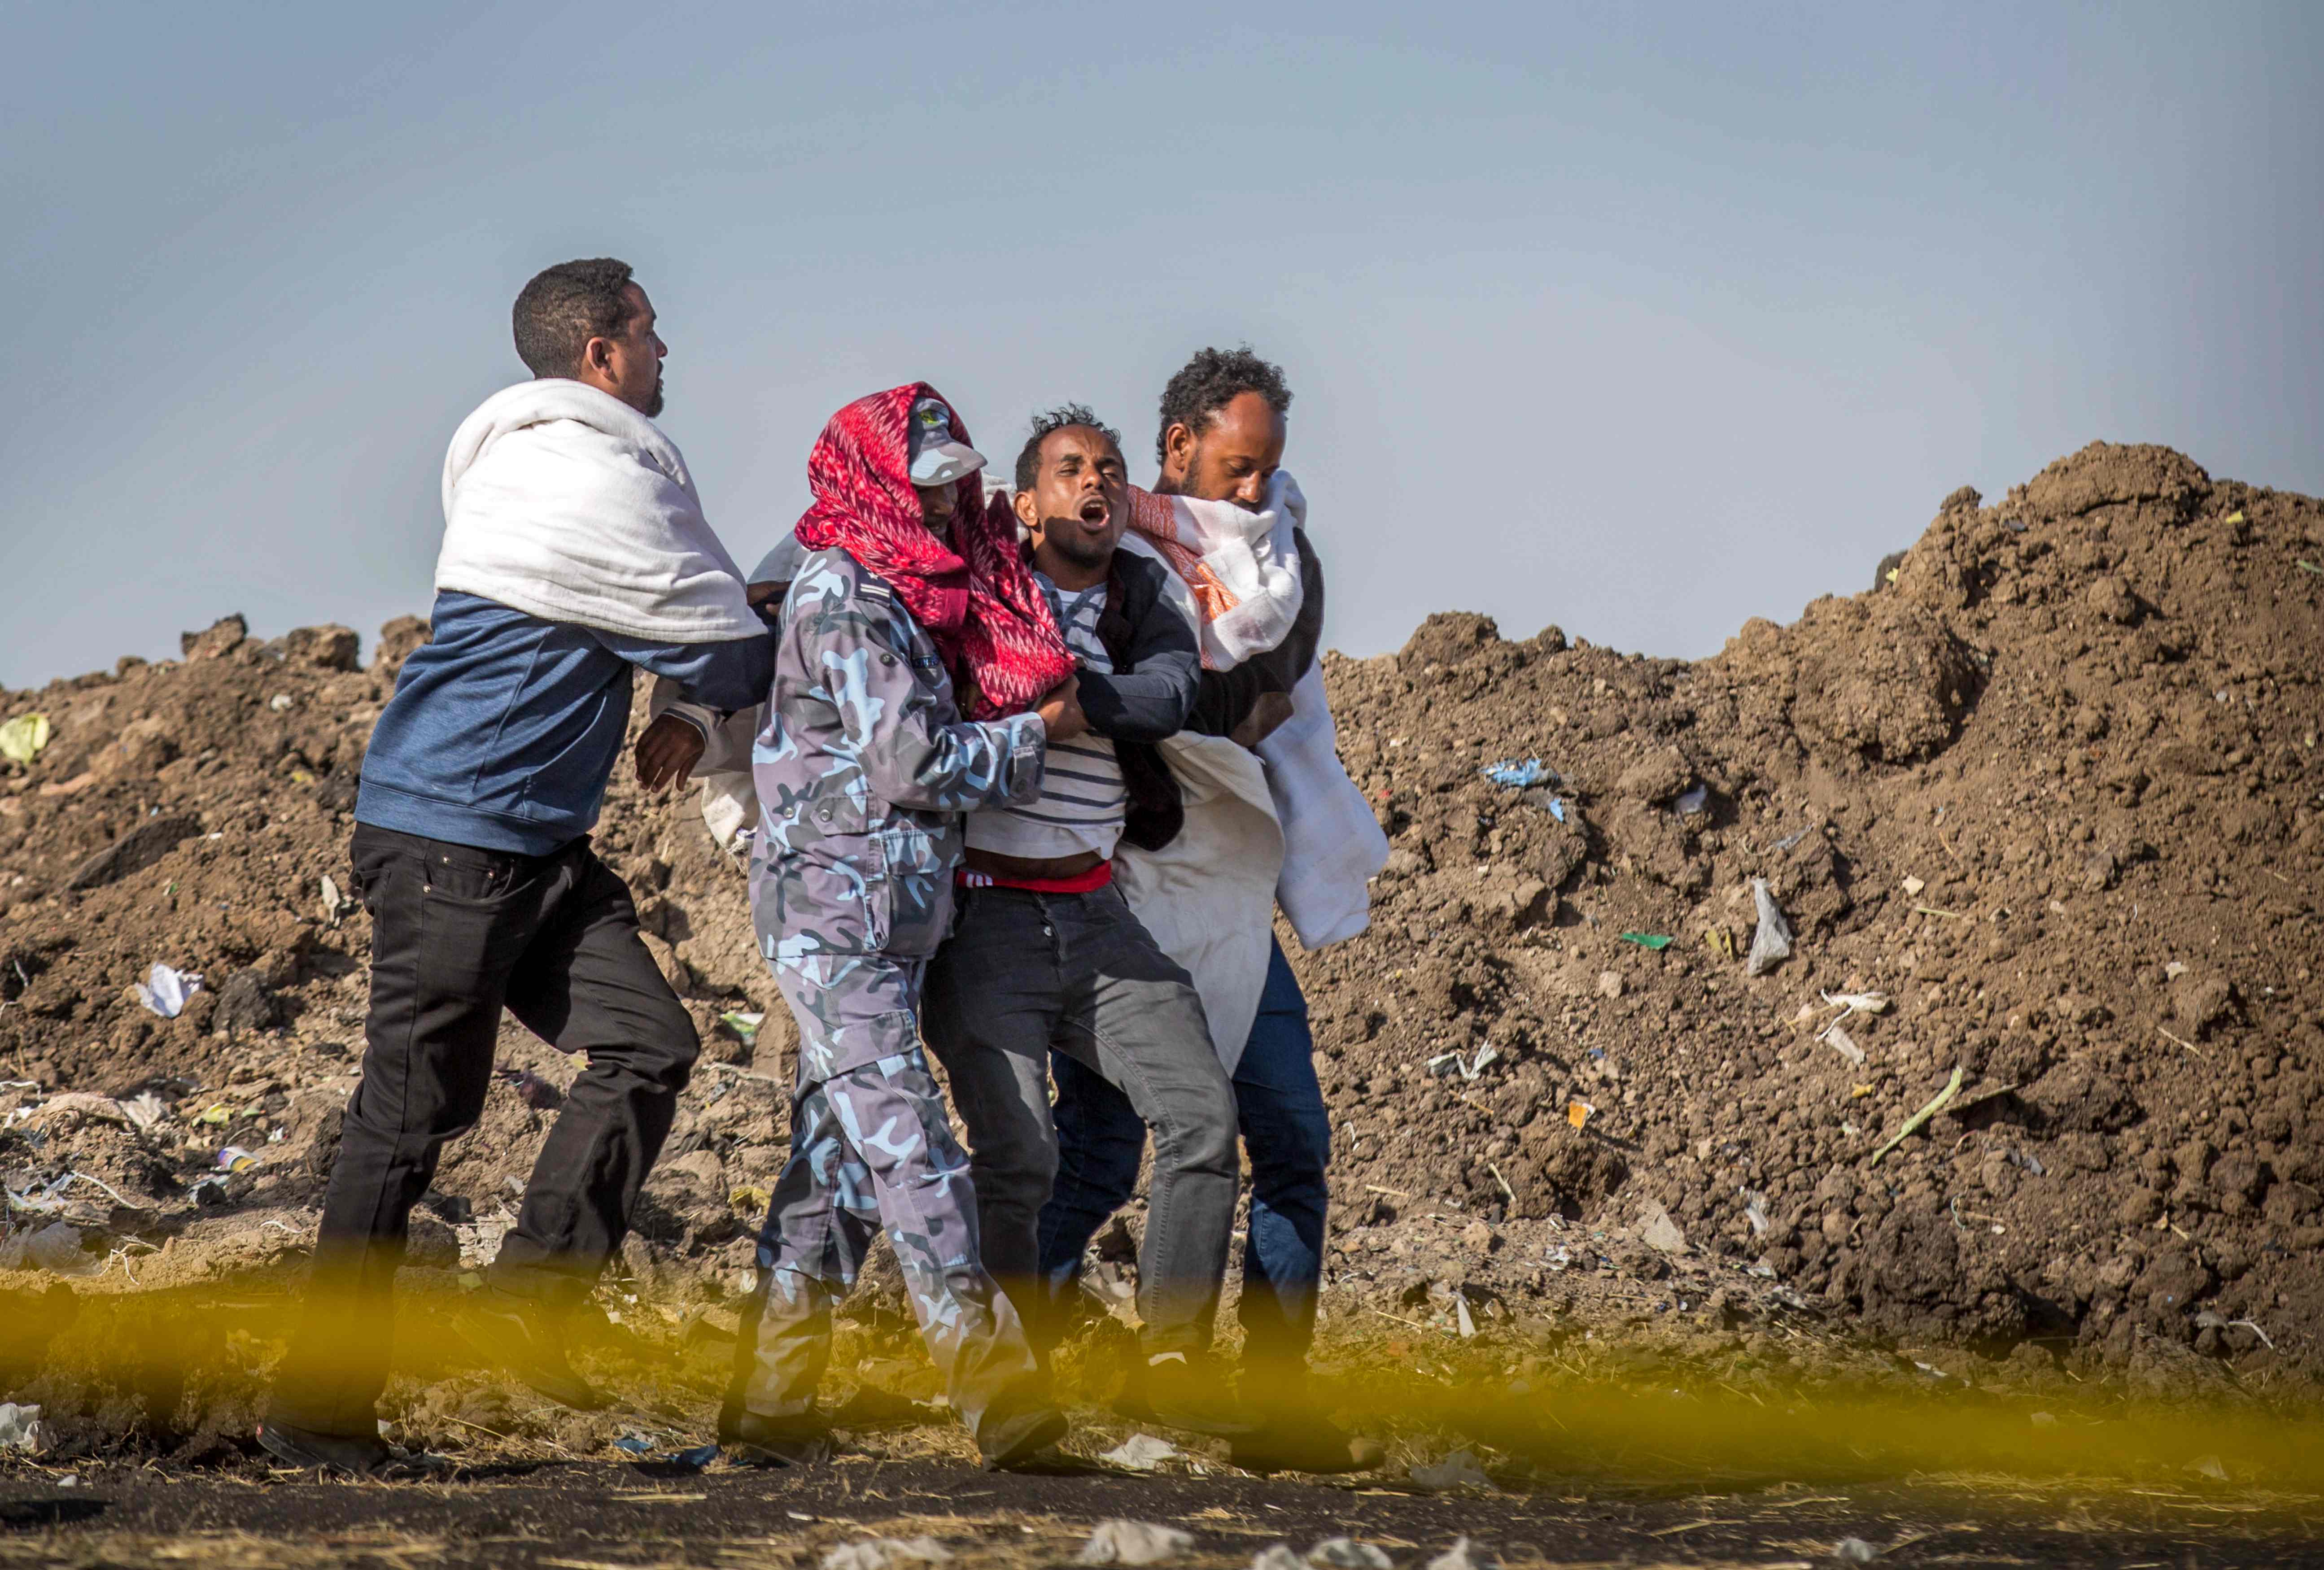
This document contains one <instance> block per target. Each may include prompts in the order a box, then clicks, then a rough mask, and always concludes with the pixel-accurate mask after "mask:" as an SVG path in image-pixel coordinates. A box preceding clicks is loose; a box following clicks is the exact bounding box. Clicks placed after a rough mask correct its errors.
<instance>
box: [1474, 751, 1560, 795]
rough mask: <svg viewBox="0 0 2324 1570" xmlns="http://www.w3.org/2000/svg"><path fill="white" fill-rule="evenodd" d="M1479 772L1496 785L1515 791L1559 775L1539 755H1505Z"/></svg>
mask: <svg viewBox="0 0 2324 1570" xmlns="http://www.w3.org/2000/svg"><path fill="white" fill-rule="evenodd" d="M1477 772H1478V773H1479V774H1481V775H1483V776H1485V777H1486V778H1487V779H1489V780H1491V781H1492V782H1493V783H1494V784H1495V785H1500V786H1503V787H1504V788H1506V789H1508V790H1513V791H1521V790H1524V789H1525V788H1526V786H1528V785H1539V784H1541V782H1542V781H1544V780H1554V779H1555V778H1556V777H1557V771H1556V770H1555V769H1554V768H1551V767H1548V766H1547V765H1545V764H1544V763H1543V762H1542V760H1541V759H1539V758H1538V757H1528V758H1524V759H1517V758H1510V757H1505V758H1503V759H1502V760H1501V761H1500V762H1499V763H1489V764H1487V765H1486V766H1485V767H1482V768H1480V769H1479V770H1478V771H1477Z"/></svg>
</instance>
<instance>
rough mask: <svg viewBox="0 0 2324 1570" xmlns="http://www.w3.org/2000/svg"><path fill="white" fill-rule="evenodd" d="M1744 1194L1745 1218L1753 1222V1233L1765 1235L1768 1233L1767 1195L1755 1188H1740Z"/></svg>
mask: <svg viewBox="0 0 2324 1570" xmlns="http://www.w3.org/2000/svg"><path fill="white" fill-rule="evenodd" d="M1735 1191H1736V1192H1737V1193H1738V1194H1740V1195H1742V1196H1743V1219H1744V1220H1746V1221H1748V1222H1749V1223H1750V1224H1751V1235H1752V1236H1754V1237H1764V1236H1766V1233H1767V1226H1768V1221H1767V1196H1766V1195H1765V1194H1762V1193H1760V1192H1758V1191H1757V1189H1736V1190H1735Z"/></svg>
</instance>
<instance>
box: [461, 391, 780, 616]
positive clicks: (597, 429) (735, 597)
mask: <svg viewBox="0 0 2324 1570" xmlns="http://www.w3.org/2000/svg"><path fill="white" fill-rule="evenodd" d="M436 587H437V588H438V589H445V590H451V591H454V592H459V593H466V594H478V595H482V596H483V597H484V598H485V599H487V600H493V601H498V602H499V603H501V604H503V605H508V606H512V607H514V608H515V609H516V610H519V611H528V612H530V614H532V615H535V616H539V617H541V618H543V619H545V620H550V621H564V622H573V623H576V624H578V625H580V626H583V627H594V628H596V629H599V630H601V631H605V632H617V633H622V634H625V635H627V636H629V637H632V638H650V639H653V640H655V641H657V642H661V643H718V642H724V641H725V640H727V639H731V638H752V637H758V636H761V635H762V634H763V633H764V632H765V631H766V627H765V624H764V623H762V622H761V621H760V620H759V619H758V617H757V616H756V615H754V614H753V613H752V610H751V607H750V605H749V603H748V602H747V601H745V600H744V599H743V597H742V572H741V570H740V569H739V568H737V567H736V566H735V565H734V558H733V556H731V555H728V554H727V552H726V547H725V546H724V545H723V544H722V543H720V541H719V538H718V536H717V535H716V534H715V532H714V531H713V530H712V529H711V528H710V524H709V522H708V520H707V519H705V518H704V517H703V516H702V499H701V498H700V496H698V495H697V494H696V491H695V489H694V478H693V476H692V475H691V474H689V473H687V467H686V459H685V457H684V456H683V455H682V454H679V452H678V447H677V445H676V444H675V443H673V442H672V441H671V440H670V439H669V437H668V436H664V435H662V433H661V430H660V428H659V427H657V426H656V425H655V424H654V423H653V421H651V420H650V419H648V418H646V417H645V416H643V415H641V414H640V413H639V412H638V411H637V410H635V409H632V408H631V407H630V406H629V405H628V404H625V403H623V402H622V400H621V399H618V398H615V397H613V395H612V394H611V393H608V392H600V391H599V390H597V389H595V388H594V387H591V386H589V385H588V384H587V383H586V382H580V381H567V380H566V379H564V378H561V377H549V378H544V379H543V380H541V381H524V382H519V383H518V384H517V385H516V386H514V387H506V388H503V389H502V390H500V391H498V392H496V393H494V394H493V396H492V397H490V398H488V399H484V402H483V403H482V404H481V405H479V406H478V407H477V409H476V411H475V413H474V414H472V415H470V416H469V417H468V418H466V419H465V420H463V421H462V422H461V423H460V428H459V429H458V430H457V431H456V432H454V433H453V436H452V445H451V449H450V451H448V452H447V453H446V454H445V455H444V547H443V550H442V552H441V553H440V554H439V555H438V557H437V559H436Z"/></svg>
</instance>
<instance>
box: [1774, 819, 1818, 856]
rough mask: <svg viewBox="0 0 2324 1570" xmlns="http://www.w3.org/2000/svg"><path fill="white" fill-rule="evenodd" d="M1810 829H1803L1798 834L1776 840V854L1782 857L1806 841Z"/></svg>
mask: <svg viewBox="0 0 2324 1570" xmlns="http://www.w3.org/2000/svg"><path fill="white" fill-rule="evenodd" d="M1811 827H1812V825H1811ZM1808 833H1809V830H1808V829H1803V830H1801V831H1799V832H1798V833H1796V834H1790V835H1786V836H1785V837H1784V838H1783V839H1781V840H1776V841H1775V854H1776V855H1778V856H1781V855H1782V854H1783V853H1784V851H1786V850H1789V849H1791V848H1792V847H1793V846H1794V845H1796V844H1798V843H1799V842H1800V841H1801V840H1804V839H1806V838H1807V837H1808Z"/></svg>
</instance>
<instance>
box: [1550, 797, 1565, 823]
mask: <svg viewBox="0 0 2324 1570" xmlns="http://www.w3.org/2000/svg"><path fill="white" fill-rule="evenodd" d="M1549 815H1550V816H1551V817H1553V818H1555V819H1556V820H1557V821H1558V822H1561V823H1563V822H1565V803H1563V801H1561V800H1559V799H1558V798H1557V797H1555V796H1552V797H1550V798H1549Z"/></svg>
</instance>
